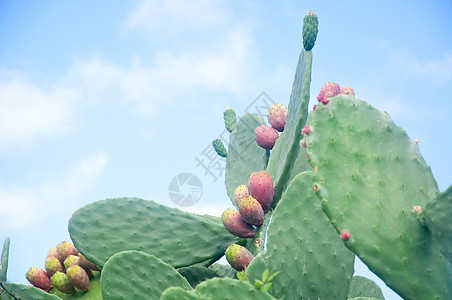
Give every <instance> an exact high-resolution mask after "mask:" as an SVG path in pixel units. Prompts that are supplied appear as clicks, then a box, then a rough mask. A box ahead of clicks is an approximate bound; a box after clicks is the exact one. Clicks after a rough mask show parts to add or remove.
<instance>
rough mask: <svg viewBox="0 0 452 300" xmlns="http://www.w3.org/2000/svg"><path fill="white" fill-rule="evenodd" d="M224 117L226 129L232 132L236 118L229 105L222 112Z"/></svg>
mask: <svg viewBox="0 0 452 300" xmlns="http://www.w3.org/2000/svg"><path fill="white" fill-rule="evenodd" d="M223 117H224V125H225V126H226V130H227V131H229V132H232V130H234V128H235V125H236V124H237V118H236V116H235V111H234V110H232V109H231V108H230V107H229V106H228V107H227V108H226V110H225V111H224V113H223Z"/></svg>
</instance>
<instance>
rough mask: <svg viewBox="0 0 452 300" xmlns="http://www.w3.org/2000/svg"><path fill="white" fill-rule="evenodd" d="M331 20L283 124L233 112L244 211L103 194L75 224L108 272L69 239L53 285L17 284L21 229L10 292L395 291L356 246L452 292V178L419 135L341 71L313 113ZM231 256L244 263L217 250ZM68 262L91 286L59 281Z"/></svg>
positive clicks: (235, 174) (365, 295) (23, 295)
mask: <svg viewBox="0 0 452 300" xmlns="http://www.w3.org/2000/svg"><path fill="white" fill-rule="evenodd" d="M317 28H318V19H317V16H316V15H315V14H313V13H312V12H311V11H310V12H309V13H308V15H306V16H305V18H304V24H303V49H302V51H301V54H300V57H299V61H298V65H297V69H296V72H295V79H294V84H293V88H292V93H291V96H290V101H289V105H288V108H287V109H286V108H285V107H284V106H282V105H280V104H276V105H274V106H272V107H271V108H270V110H269V113H268V121H269V124H270V125H271V126H268V125H266V124H265V121H264V120H263V119H262V118H261V117H259V116H257V115H255V114H246V115H244V116H242V117H241V118H239V120H237V118H236V114H235V112H234V110H232V109H230V108H228V109H227V110H226V111H225V112H224V122H225V126H226V129H227V130H228V131H229V132H230V133H231V138H230V142H229V145H228V148H227V149H226V147H225V146H224V145H223V143H222V142H221V140H219V139H217V140H215V141H214V142H213V147H214V149H215V151H216V152H217V153H218V155H220V156H222V157H224V158H226V173H225V183H226V192H227V195H228V196H229V198H230V199H231V204H232V205H233V206H235V208H236V210H234V209H228V210H226V211H225V212H224V213H223V214H222V217H221V218H218V217H214V216H209V215H197V214H192V213H184V212H182V211H180V210H178V209H174V208H169V207H166V206H164V205H159V204H157V203H155V202H153V201H147V200H142V199H138V198H114V199H106V200H101V201H97V202H93V203H91V204H88V205H86V206H84V207H82V208H80V209H79V210H77V211H76V212H75V213H74V214H73V215H72V217H71V218H70V220H69V226H68V227H69V233H70V236H71V240H72V242H73V243H74V246H73V247H74V248H73V249H77V250H78V251H79V253H80V254H83V256H84V257H86V259H88V260H89V261H91V262H92V264H93V265H95V266H96V268H98V269H99V270H100V272H94V276H93V277H91V278H90V279H89V283H87V282H86V278H87V277H84V278H85V280H84V281H83V285H79V283H77V284H76V283H75V281H73V279H72V281H71V279H70V278H71V275H70V271H71V268H73V267H68V266H64V268H65V269H66V274H64V273H63V272H61V270H62V268H63V265H65V262H64V261H63V259H64V257H65V255H66V254H72V255H76V254H74V253H75V251H77V250H74V253H70V252H68V251H58V250H57V253H58V255H54V256H55V257H53V258H52V257H50V258H48V259H47V260H46V271H44V270H41V271H37V270H40V269H35V268H32V269H30V271H29V272H28V273H27V278H29V279H30V282H31V283H32V284H33V285H34V286H38V287H40V288H36V287H34V286H26V285H21V284H13V283H7V282H6V269H7V263H8V261H7V260H8V251H9V239H7V240H6V241H5V245H4V248H3V254H2V261H1V265H0V297H2V296H4V297H6V299H49V300H51V299H55V300H56V299H61V298H63V299H104V300H110V299H111V300H116V299H161V300H171V299H193V300H196V299H197V300H207V299H220V300H221V299H234V298H237V299H362V300H365V299H368V300H370V299H384V297H383V294H382V292H381V290H380V288H379V287H378V286H377V285H376V284H375V283H374V282H373V281H372V280H370V279H367V278H364V277H361V276H353V274H354V259H355V255H356V256H358V257H359V258H360V259H361V260H362V261H363V262H364V263H365V264H366V265H367V266H368V267H369V268H370V269H371V270H372V271H373V272H374V273H375V274H377V275H378V276H379V277H380V278H381V279H382V280H383V281H384V282H385V283H386V284H387V285H388V286H389V287H391V288H392V289H393V290H394V291H395V292H396V293H398V294H399V295H400V296H401V297H403V298H404V299H452V276H451V273H452V265H451V261H452V247H451V245H452V226H450V220H451V218H452V187H450V188H449V189H448V190H446V191H445V192H443V193H440V192H439V191H438V187H437V184H436V181H435V179H434V178H433V175H432V173H431V170H430V168H429V167H428V165H427V164H426V163H425V161H424V160H423V158H422V156H421V155H420V153H419V149H418V145H417V143H416V142H413V141H411V140H410V139H409V137H408V136H407V134H406V133H405V132H404V131H403V130H402V129H401V128H400V127H398V126H397V125H395V124H394V123H393V122H392V120H391V119H390V118H389V116H388V115H387V114H386V113H383V112H380V111H378V110H376V109H375V108H373V107H372V106H370V105H369V104H367V103H366V102H364V101H362V100H360V99H358V98H356V97H355V94H354V91H353V89H351V88H348V87H342V88H340V86H339V85H338V84H336V83H332V82H327V83H326V84H325V85H324V86H323V87H322V88H321V90H320V91H319V94H318V96H317V100H318V104H317V105H316V106H315V107H314V110H312V111H308V104H309V99H310V81H311V66H312V49H313V47H314V43H315V40H316V36H317V31H318V29H317ZM278 132H280V134H278ZM57 249H58V247H57ZM60 252H62V253H63V252H64V253H66V254H64V255H62V254H60ZM223 255H225V256H226V260H227V261H228V262H229V264H230V266H228V265H223V264H219V263H218V262H217V261H218V260H219V259H220V258H221V257H223ZM50 256H51V255H50ZM69 257H71V256H69ZM80 258H82V256H80ZM68 259H69V258H68ZM52 264H54V265H57V266H54V265H52ZM83 267H86V265H83V264H82V268H83ZM47 268H48V269H47ZM83 270H84V272H85V274H86V275H87V276H88V277H89V274H88V273H89V271H88V273H86V268H85V269H83ZM55 271H56V273H55V274H54V275H53V276H51V272H55ZM43 272H44V273H45V276H44V273H43ZM36 274H41V275H38V276H37V275H36ZM57 274H64V275H66V276H67V278H68V281H69V283H71V282H72V285H73V286H75V287H77V289H74V288H73V287H72V289H71V290H70V291H69V289H67V290H64V292H69V293H70V294H62V293H61V292H60V291H56V289H55V287H58V285H59V283H57V280H52V278H53V277H54V276H56V275H57ZM50 276H51V277H50ZM59 276H62V275H59ZM49 278H50V280H49ZM65 278H66V277H65ZM43 282H45V285H43V286H41V284H42V283H43ZM52 286H53V287H54V288H52ZM88 286H89V289H87V287H88ZM50 288H52V289H51V290H49V289H50ZM43 290H44V291H43ZM46 291H48V292H46Z"/></svg>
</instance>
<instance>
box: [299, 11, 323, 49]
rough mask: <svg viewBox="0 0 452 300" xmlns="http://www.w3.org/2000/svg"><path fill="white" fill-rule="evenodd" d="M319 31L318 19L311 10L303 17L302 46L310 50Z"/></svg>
mask: <svg viewBox="0 0 452 300" xmlns="http://www.w3.org/2000/svg"><path fill="white" fill-rule="evenodd" d="M318 32H319V19H318V18H317V15H315V14H314V13H313V12H312V11H311V10H309V13H308V14H307V15H306V16H305V17H304V19H303V48H304V49H305V50H306V51H311V50H312V48H313V47H314V44H315V40H316V38H317V33H318Z"/></svg>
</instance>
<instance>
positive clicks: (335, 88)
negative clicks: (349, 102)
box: [317, 81, 341, 104]
mask: <svg viewBox="0 0 452 300" xmlns="http://www.w3.org/2000/svg"><path fill="white" fill-rule="evenodd" d="M340 91H341V87H340V86H339V84H337V83H334V82H329V81H328V82H326V83H325V84H324V85H323V86H322V88H321V89H320V92H319V95H318V96H317V100H319V102H324V104H325V102H326V101H329V100H327V98H331V97H334V96H336V95H338V94H339V92H340ZM326 103H328V102H326Z"/></svg>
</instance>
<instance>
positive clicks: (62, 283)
mask: <svg viewBox="0 0 452 300" xmlns="http://www.w3.org/2000/svg"><path fill="white" fill-rule="evenodd" d="M50 280H51V281H52V283H53V286H54V287H55V288H56V289H57V290H59V291H60V292H62V293H64V294H73V293H75V289H74V286H73V285H72V284H71V283H70V282H69V279H68V277H67V275H66V274H65V273H63V272H56V273H55V274H54V275H53V276H52V277H51V278H50Z"/></svg>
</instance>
